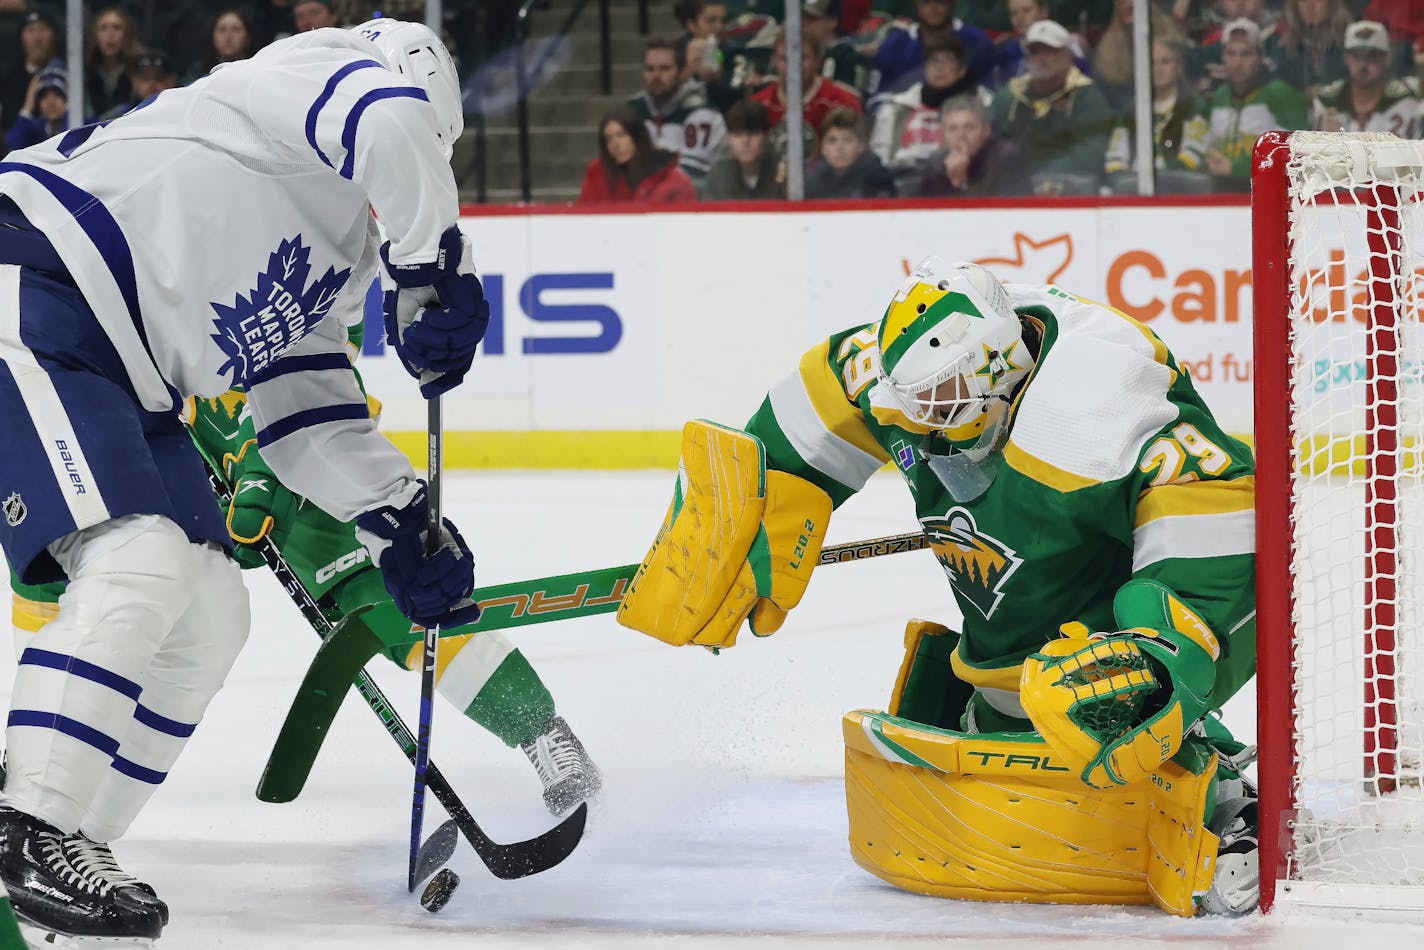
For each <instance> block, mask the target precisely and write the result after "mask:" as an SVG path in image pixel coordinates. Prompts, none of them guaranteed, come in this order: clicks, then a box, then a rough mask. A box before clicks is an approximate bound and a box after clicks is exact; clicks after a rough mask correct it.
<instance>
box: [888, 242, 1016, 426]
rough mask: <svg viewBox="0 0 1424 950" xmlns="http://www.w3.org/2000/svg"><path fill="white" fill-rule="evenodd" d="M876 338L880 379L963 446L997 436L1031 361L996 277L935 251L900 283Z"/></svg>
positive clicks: (923, 421)
mask: <svg viewBox="0 0 1424 950" xmlns="http://www.w3.org/2000/svg"><path fill="white" fill-rule="evenodd" d="M877 340H878V344H879V350H880V381H881V384H882V385H884V386H885V388H886V389H888V390H889V391H890V392H891V393H892V394H894V397H895V400H896V402H897V403H898V404H899V406H900V408H901V409H902V410H903V411H904V412H905V415H906V416H908V417H909V418H910V420H911V421H913V422H915V423H918V424H920V425H923V426H926V427H928V428H930V429H933V430H937V431H939V432H941V433H942V434H943V436H944V437H945V438H946V439H948V440H949V442H950V443H951V444H953V445H954V446H957V447H959V448H961V449H971V448H974V447H976V446H979V445H980V444H981V440H984V437H985V436H989V437H990V438H989V439H988V440H987V441H989V442H992V441H993V440H994V439H995V438H996V437H997V434H998V431H999V429H1000V428H1001V424H1002V421H1003V420H1004V419H1005V418H1006V417H1007V408H1008V401H1009V399H1010V398H1011V396H1012V393H1013V391H1014V388H1015V387H1016V386H1017V385H1018V384H1019V382H1020V381H1021V380H1022V379H1023V378H1024V377H1025V376H1026V375H1027V374H1028V373H1029V371H1030V370H1032V369H1033V364H1034V359H1033V356H1032V355H1031V354H1030V353H1029V352H1028V348H1027V347H1026V346H1024V342H1023V330H1022V327H1021V325H1020V323H1019V318H1018V314H1016V313H1015V312H1014V309H1013V307H1012V306H1011V305H1010V303H1009V295H1008V292H1007V291H1005V290H1004V285H1003V284H1001V283H999V280H998V278H997V277H995V276H994V275H993V274H991V273H989V272H988V271H987V270H985V269H984V268H983V267H980V266H979V265H978V264H968V263H955V264H945V263H944V262H943V261H941V260H940V259H939V258H937V257H928V258H925V259H924V260H923V261H921V262H920V263H919V265H917V266H916V267H915V269H914V270H913V271H912V272H911V273H910V275H909V276H908V277H907V278H906V279H905V282H904V283H903V284H901V285H900V289H899V290H898V291H896V293H895V297H894V299H892V300H891V301H890V306H889V307H888V308H886V310H885V316H884V317H883V318H882V319H881V321H880V329H879V334H878V337H877Z"/></svg>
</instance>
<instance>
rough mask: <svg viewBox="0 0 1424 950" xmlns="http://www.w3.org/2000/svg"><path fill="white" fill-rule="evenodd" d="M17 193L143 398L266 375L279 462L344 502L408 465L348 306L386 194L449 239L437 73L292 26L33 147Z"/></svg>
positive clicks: (8, 173) (344, 38)
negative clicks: (387, 429) (362, 375)
mask: <svg viewBox="0 0 1424 950" xmlns="http://www.w3.org/2000/svg"><path fill="white" fill-rule="evenodd" d="M0 193H3V194H5V195H8V196H9V197H10V198H11V199H12V200H13V201H14V202H15V203H16V204H18V205H19V207H20V208H21V210H22V211H23V212H24V213H25V215H26V217H28V218H29V220H30V221H31V223H33V224H34V225H35V226H36V227H38V228H39V229H40V230H42V231H43V232H44V233H45V235H46V236H47V237H48V238H49V239H50V241H51V243H52V244H53V245H54V247H55V249H56V250H57V251H58V252H59V255H60V257H61V258H63V260H64V262H65V264H66V266H67V267H68V269H69V272H70V274H71V275H72V276H73V278H74V280H75V283H76V284H77V285H78V286H79V289H80V290H81V291H82V292H83V294H84V296H85V298H86V300H87V301H88V303H89V305H90V306H91V307H92V308H93V311H94V313H95V314H96V315H97V317H98V319H99V322H100V324H101V325H102V326H103V328H104V330H105V332H106V333H107V335H108V337H109V339H110V340H111V341H112V343H113V345H114V348H115V349H116V350H117V351H118V353H119V355H120V357H121V358H122V359H123V362H124V366H125V369H126V370H127V372H128V374H129V377H130V381H131V383H132V385H133V388H134V391H135V392H136V393H137V394H138V396H139V399H140V401H141V402H142V404H143V406H144V408H146V409H148V410H151V411H164V410H167V409H176V408H177V407H178V406H179V404H180V402H181V400H182V397H185V396H190V395H197V396H209V397H211V396H216V395H218V394H219V393H222V392H224V391H226V390H228V389H231V388H233V387H234V386H244V387H246V388H247V389H248V391H249V405H250V406H251V409H252V413H253V416H254V418H255V421H256V423H257V427H258V437H259V444H260V445H261V446H262V449H263V455H264V456H265V457H266V458H267V460H268V462H269V463H270V464H271V465H272V467H273V469H274V470H275V471H276V472H277V474H278V475H279V476H280V477H281V478H282V480H283V481H284V482H285V483H286V484H287V485H288V486H289V487H290V488H292V490H294V491H296V492H298V493H300V494H303V495H306V496H308V497H310V498H311V499H312V500H313V501H315V502H317V503H318V504H319V505H320V506H321V507H322V508H324V509H325V510H327V511H328V512H330V513H331V514H332V515H334V516H336V517H338V518H341V519H343V520H345V519H349V518H351V517H353V516H354V515H356V514H358V513H360V512H361V511H363V510H368V509H370V508H372V507H376V506H377V505H379V504H381V503H383V502H384V501H386V500H387V499H391V498H394V497H395V496H396V495H398V494H399V493H401V491H402V490H403V489H405V488H406V487H407V485H408V483H409V480H410V479H411V478H412V477H413V472H412V471H411V469H410V466H409V464H408V463H407V462H406V460H405V458H404V457H403V456H401V455H400V453H399V452H397V451H396V450H395V449H394V448H393V447H392V446H391V445H390V444H389V443H388V442H387V441H386V440H385V439H383V438H382V437H380V436H379V435H378V434H377V433H376V429H375V425H374V424H373V423H372V422H371V420H370V418H369V413H368V410H367V408H366V401H365V399H364V398H363V397H362V395H361V393H360V392H359V390H357V388H356V386H355V384H354V381H353V380H352V377H351V373H350V372H349V369H348V368H347V367H348V366H349V364H348V361H347V357H346V354H345V352H344V343H345V340H346V333H345V328H346V327H347V326H348V325H350V324H351V323H352V322H354V321H358V320H360V319H361V318H362V305H363V300H364V295H365V291H366V288H367V287H369V286H370V283H371V280H372V279H373V277H374V276H375V274H376V271H377V266H378V264H379V254H378V250H379V242H380V237H379V234H378V232H377V228H376V225H375V221H374V220H373V218H372V213H371V212H372V209H374V210H375V212H376V214H377V215H379V217H380V220H381V224H382V226H383V228H384V230H385V232H386V235H387V237H388V238H389V239H390V241H391V250H390V256H391V259H392V261H393V262H395V263H427V262H431V261H433V260H435V258H436V255H437V253H438V245H439V240H440V235H441V234H442V233H443V232H444V231H445V230H446V229H447V228H449V227H451V226H452V225H454V224H455V222H456V219H457V216H458V213H459V209H458V201H457V197H456V190H455V182H454V177H453V175H452V173H451V171H450V166H449V164H448V163H447V162H446V160H445V158H444V154H443V152H442V149H441V146H440V144H439V143H438V141H437V139H436V134H435V117H434V112H433V110H432V109H431V107H430V105H429V103H428V101H427V100H426V96H425V93H424V91H423V90H421V89H419V88H417V87H416V86H414V85H412V84H411V83H409V82H408V81H407V80H406V79H405V78H404V77H402V76H401V75H400V74H399V73H396V72H394V71H392V70H391V69H389V68H388V67H387V65H386V62H385V60H384V58H383V57H382V55H381V53H380V52H379V51H378V50H377V49H376V47H375V46H374V45H373V44H371V43H370V42H369V41H368V40H366V39H363V38H362V37H360V36H357V35H356V34H354V33H351V32H348V31H345V30H335V29H325V30H317V31H313V32H310V33H304V34H301V35H299V36H295V37H292V38H290V39H286V40H282V41H279V42H277V43H274V44H272V45H270V46H268V47H267V48H265V49H263V50H262V51H261V52H259V53H258V54H257V55H256V56H254V57H253V58H252V59H250V60H245V61H242V62H237V63H232V64H228V65H225V66H222V67H220V68H218V69H216V70H215V71H214V72H213V73H212V74H211V75H209V76H206V77H204V78H203V79H200V80H198V81H197V82H196V83H194V84H193V85H191V86H188V87H187V88H183V89H172V90H169V91H166V92H164V93H162V94H160V95H159V96H157V97H156V98H154V99H153V100H151V101H150V102H149V103H148V104H147V105H145V106H143V107H141V108H139V109H137V110H135V111H133V112H131V113H129V114H127V115H125V116H122V117H121V118H118V119H115V120H113V121H112V122H109V123H107V124H102V125H91V126H85V127H83V128H78V129H74V130H71V131H69V132H67V133H65V134H63V135H60V136H57V137H55V138H53V139H50V140H49V141H47V142H44V143H42V144H40V145H36V146H34V147H32V148H28V149H23V150H21V151H17V152H12V153H11V154H10V155H9V156H8V157H7V158H6V159H5V160H4V161H3V162H0ZM338 368H339V369H341V370H342V371H341V372H333V371H332V370H336V369H338ZM296 432H301V433H302V434H303V437H302V438H300V439H287V438H286V437H287V436H289V435H291V434H293V433H296Z"/></svg>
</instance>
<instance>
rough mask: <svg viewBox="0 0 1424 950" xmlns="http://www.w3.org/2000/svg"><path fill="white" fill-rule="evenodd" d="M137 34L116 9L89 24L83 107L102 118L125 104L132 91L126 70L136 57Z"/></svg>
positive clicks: (100, 15)
mask: <svg viewBox="0 0 1424 950" xmlns="http://www.w3.org/2000/svg"><path fill="white" fill-rule="evenodd" d="M138 48H139V47H138V32H137V31H136V30H135V29H134V24H133V21H132V20H130V19H129V15H128V14H127V13H125V12H124V11H122V10H120V9H119V8H118V7H108V8H107V9H104V10H100V11H99V15H98V16H96V17H94V19H93V20H92V21H90V23H89V31H88V36H87V37H86V38H85V40H84V95H85V97H86V98H85V102H84V107H85V110H86V111H88V112H92V113H94V114H95V115H102V114H103V113H105V112H108V111H109V110H110V109H112V108H114V106H116V105H118V104H119V103H121V102H127V101H128V98H129V94H130V92H132V88H131V87H130V85H129V70H130V69H132V68H133V61H134V57H135V56H137V55H138Z"/></svg>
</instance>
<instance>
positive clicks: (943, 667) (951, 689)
mask: <svg viewBox="0 0 1424 950" xmlns="http://www.w3.org/2000/svg"><path fill="white" fill-rule="evenodd" d="M958 643H959V634H957V633H955V632H954V631H953V630H950V629H949V628H948V627H946V626H945V625H944V624H941V623H935V622H934V621H933V620H910V621H908V622H906V624H905V659H904V660H903V661H902V662H901V664H900V672H899V674H898V675H897V676H896V677H895V687H894V689H893V690H892V691H891V694H890V707H889V708H890V714H891V715H893V716H900V717H902V718H905V719H911V720H913V721H915V722H923V723H927V724H929V725H931V726H940V727H942V728H946V729H952V728H954V727H956V726H958V725H959V724H960V720H961V719H963V717H964V709H965V707H966V706H967V705H968V703H969V697H970V696H971V695H972V694H973V692H974V687H973V686H971V685H969V684H968V683H965V682H964V681H962V680H961V679H959V677H957V676H955V675H954V670H953V669H952V667H951V665H950V657H951V656H952V655H953V654H954V648H955V645H956V644H958Z"/></svg>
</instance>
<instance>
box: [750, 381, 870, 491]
mask: <svg viewBox="0 0 1424 950" xmlns="http://www.w3.org/2000/svg"><path fill="white" fill-rule="evenodd" d="M768 395H769V397H770V399H771V408H772V411H773V412H775V413H776V422H777V425H779V426H780V427H781V432H782V434H783V435H785V436H786V440H787V441H788V442H790V443H791V447H792V448H794V449H795V450H796V453H797V454H798V455H800V456H801V458H802V459H804V460H805V461H806V462H807V464H809V465H812V466H814V467H815V468H816V469H817V470H819V471H821V472H824V473H825V474H827V475H829V476H831V477H832V478H834V479H835V480H836V481H838V482H840V483H841V484H842V485H844V486H846V487H847V488H851V489H854V490H856V491H859V490H860V489H861V488H863V487H864V486H865V483H866V480H867V479H869V478H870V476H872V475H874V474H875V473H876V471H878V470H879V468H880V465H881V461H880V460H879V459H878V458H876V457H875V456H873V455H871V454H870V453H869V452H866V451H863V450H862V449H859V448H857V447H856V446H854V445H852V444H850V443H849V442H847V441H846V440H845V439H842V438H841V437H840V436H838V435H836V434H835V433H834V432H832V431H830V430H829V429H827V428H826V424H825V423H824V422H822V421H821V417H820V415H818V414H817V413H816V407H815V406H814V405H812V404H811V397H810V395H809V394H808V393H807V392H806V385H805V384H804V383H803V382H802V381H801V375H800V373H792V374H791V375H790V376H787V377H786V378H785V379H783V380H781V382H779V383H777V384H776V385H775V386H772V387H771V392H770V393H769V394H768Z"/></svg>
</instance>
